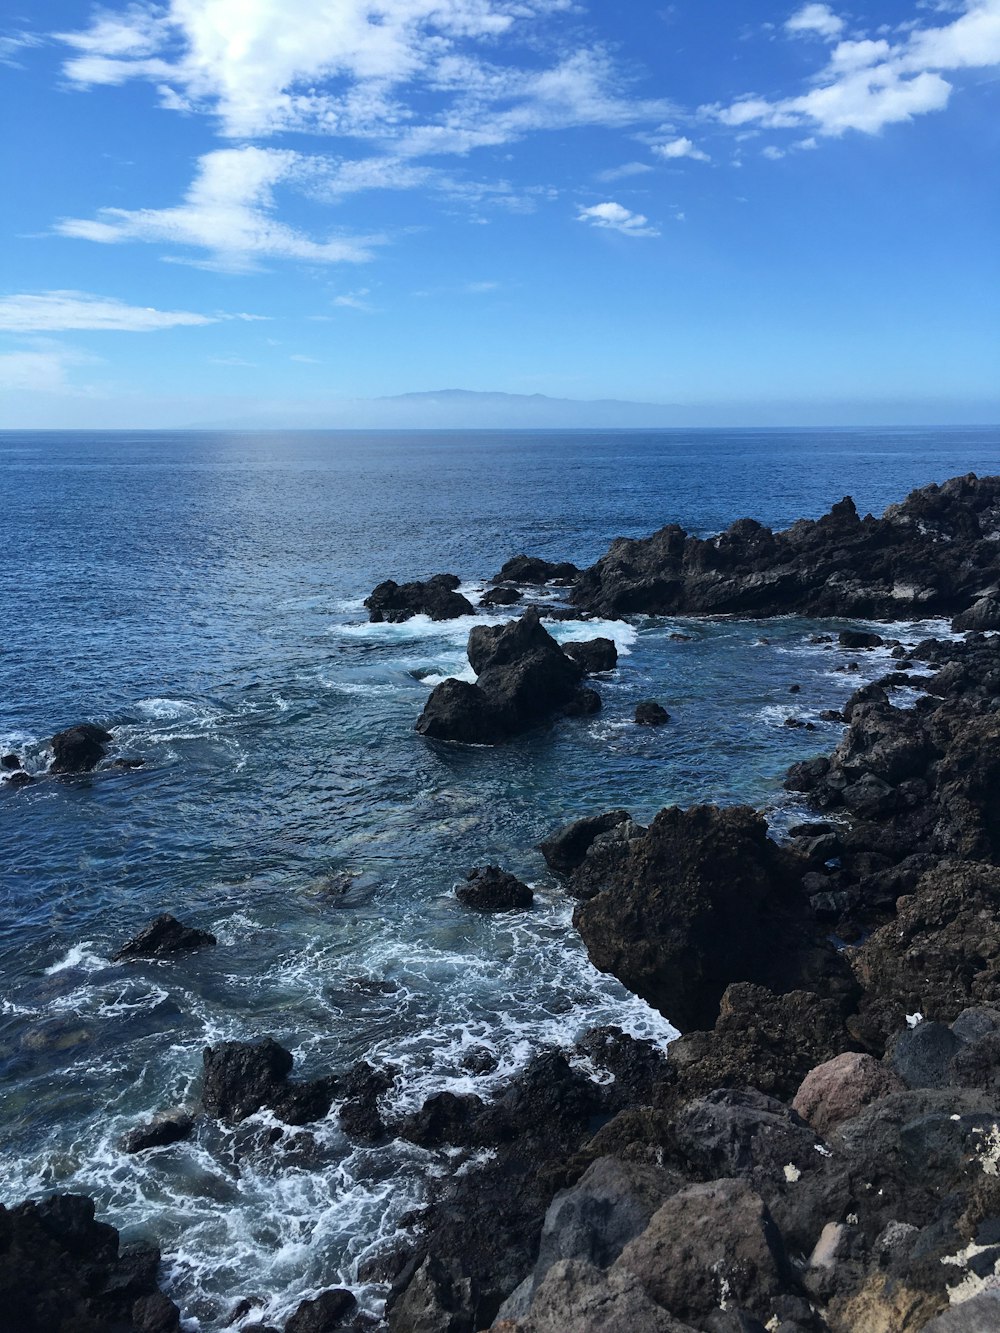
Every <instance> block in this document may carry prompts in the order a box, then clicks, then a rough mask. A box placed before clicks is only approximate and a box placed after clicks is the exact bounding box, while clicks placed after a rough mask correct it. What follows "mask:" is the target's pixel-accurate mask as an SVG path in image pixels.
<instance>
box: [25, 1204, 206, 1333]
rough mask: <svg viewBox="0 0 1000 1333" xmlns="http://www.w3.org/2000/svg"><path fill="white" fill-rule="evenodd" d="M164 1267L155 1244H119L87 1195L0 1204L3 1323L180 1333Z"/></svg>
mask: <svg viewBox="0 0 1000 1333" xmlns="http://www.w3.org/2000/svg"><path fill="white" fill-rule="evenodd" d="M159 1266H160V1254H159V1251H158V1250H156V1249H155V1248H154V1247H152V1246H137V1247H135V1248H133V1249H127V1250H120V1249H119V1243H118V1232H117V1231H116V1230H115V1229H114V1227H111V1226H108V1225H107V1224H106V1223H103V1222H97V1221H95V1220H94V1205H93V1203H92V1201H91V1200H90V1199H88V1198H84V1197H83V1196H81V1195H76V1194H54V1195H50V1196H49V1197H48V1198H45V1199H41V1200H37V1201H31V1202H29V1203H21V1204H18V1205H16V1206H15V1207H12V1208H9V1209H8V1208H5V1207H4V1206H3V1205H2V1204H0V1327H3V1328H4V1329H5V1330H10V1333H112V1330H114V1331H115V1333H119V1330H120V1331H121V1333H174V1330H177V1329H178V1328H179V1326H180V1325H179V1317H180V1316H179V1311H178V1309H177V1306H176V1305H174V1303H173V1301H171V1300H169V1299H168V1298H167V1297H166V1296H165V1295H164V1294H163V1292H161V1291H159V1290H158V1288H157V1274H158V1271H159Z"/></svg>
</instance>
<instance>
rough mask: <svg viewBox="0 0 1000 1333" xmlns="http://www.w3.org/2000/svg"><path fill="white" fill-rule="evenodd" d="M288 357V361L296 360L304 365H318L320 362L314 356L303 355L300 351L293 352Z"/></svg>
mask: <svg viewBox="0 0 1000 1333" xmlns="http://www.w3.org/2000/svg"><path fill="white" fill-rule="evenodd" d="M288 359H289V361H298V362H300V363H301V364H302V365H304V366H318V365H320V364H321V362H320V361H318V360H317V359H316V357H314V356H303V355H302V353H301V352H293V354H292V355H291V356H290V357H289V358H288Z"/></svg>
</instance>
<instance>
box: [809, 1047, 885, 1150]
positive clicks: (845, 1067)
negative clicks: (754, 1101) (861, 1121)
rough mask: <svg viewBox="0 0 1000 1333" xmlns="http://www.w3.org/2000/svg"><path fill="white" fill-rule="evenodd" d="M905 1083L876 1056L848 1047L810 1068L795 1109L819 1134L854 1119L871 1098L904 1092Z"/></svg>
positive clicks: (875, 1098) (871, 1100) (872, 1099)
mask: <svg viewBox="0 0 1000 1333" xmlns="http://www.w3.org/2000/svg"><path fill="white" fill-rule="evenodd" d="M905 1087H906V1084H905V1083H904V1082H903V1080H902V1079H901V1078H900V1077H899V1075H898V1074H896V1073H894V1072H893V1070H891V1069H890V1068H889V1067H888V1066H887V1065H884V1064H882V1063H881V1062H880V1061H878V1060H876V1059H874V1057H872V1056H870V1055H862V1054H860V1053H857V1052H855V1051H845V1052H844V1054H843V1055H837V1056H834V1058H833V1059H832V1060H827V1061H826V1062H825V1063H824V1064H821V1065H817V1066H816V1068H815V1069H810V1071H809V1073H808V1074H807V1075H806V1076H805V1078H804V1079H803V1080H802V1083H801V1085H800V1087H799V1090H798V1092H797V1093H796V1094H795V1099H794V1101H793V1102H792V1109H793V1110H794V1111H797V1112H798V1113H799V1115H800V1116H801V1117H802V1119H803V1120H805V1121H806V1122H807V1123H808V1124H810V1125H812V1127H813V1129H814V1130H815V1131H816V1132H817V1134H826V1133H827V1132H828V1131H829V1130H831V1129H832V1128H833V1127H834V1125H839V1124H840V1123H841V1122H842V1121H844V1120H852V1119H853V1118H854V1116H856V1115H857V1114H858V1112H859V1111H861V1110H862V1108H863V1107H865V1106H867V1105H868V1104H869V1102H874V1101H877V1100H878V1098H879V1097H886V1096H888V1094H889V1093H890V1092H902V1091H903V1090H904V1088H905Z"/></svg>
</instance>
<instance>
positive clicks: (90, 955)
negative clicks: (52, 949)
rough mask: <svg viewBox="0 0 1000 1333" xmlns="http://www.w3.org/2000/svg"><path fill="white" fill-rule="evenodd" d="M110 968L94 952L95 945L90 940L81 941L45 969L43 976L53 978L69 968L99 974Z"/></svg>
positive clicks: (102, 958)
mask: <svg viewBox="0 0 1000 1333" xmlns="http://www.w3.org/2000/svg"><path fill="white" fill-rule="evenodd" d="M110 966H111V964H110V961H109V960H108V959H107V958H106V957H104V956H103V955H102V954H99V953H97V952H96V945H95V944H94V943H93V941H92V940H83V941H81V942H80V943H79V944H74V945H73V946H72V948H71V949H70V950H69V951H68V952H67V953H66V954H64V955H63V957H62V958H60V959H59V961H58V962H55V963H53V964H52V965H51V967H47V968H45V975H46V976H47V977H53V976H55V975H56V974H57V973H58V972H65V971H67V970H68V969H69V968H75V969H77V970H78V971H80V972H100V971H103V970H104V968H106V967H110Z"/></svg>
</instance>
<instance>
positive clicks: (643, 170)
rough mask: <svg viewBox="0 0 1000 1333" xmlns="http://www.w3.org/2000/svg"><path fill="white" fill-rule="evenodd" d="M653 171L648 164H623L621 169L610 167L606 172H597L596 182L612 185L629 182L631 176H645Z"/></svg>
mask: <svg viewBox="0 0 1000 1333" xmlns="http://www.w3.org/2000/svg"><path fill="white" fill-rule="evenodd" d="M652 170H653V168H652V167H651V166H650V165H649V163H648V162H623V163H622V165H621V166H620V167H608V168H607V169H606V170H605V171H599V172H597V174H596V175H595V177H594V180H598V181H601V182H603V183H604V184H605V185H611V184H613V183H614V182H615V181H623V180H627V179H628V178H629V177H630V176H644V175H646V174H647V173H648V172H650V171H652Z"/></svg>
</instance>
